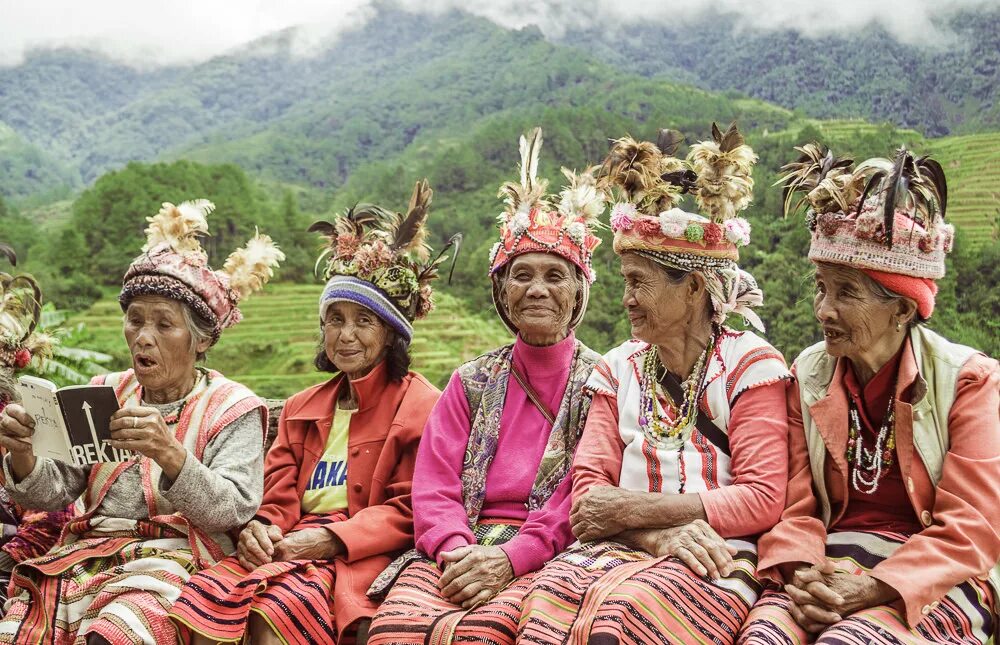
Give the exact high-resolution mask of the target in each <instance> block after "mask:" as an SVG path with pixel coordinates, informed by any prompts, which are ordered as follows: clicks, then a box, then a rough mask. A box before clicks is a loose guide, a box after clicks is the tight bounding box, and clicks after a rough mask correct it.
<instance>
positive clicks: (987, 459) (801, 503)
mask: <svg viewBox="0 0 1000 645" xmlns="http://www.w3.org/2000/svg"><path fill="white" fill-rule="evenodd" d="M844 369H849V367H848V366H847V361H845V360H839V361H838V362H837V366H836V371H835V372H834V375H833V378H832V380H831V382H830V386H829V390H828V392H827V396H826V397H825V398H823V399H821V400H819V401H818V402H817V403H814V404H813V405H812V406H811V407H810V408H809V410H810V413H811V415H812V418H813V420H814V421H815V423H816V426H817V427H818V429H819V431H820V433H821V434H822V436H823V442H824V444H825V445H826V451H827V465H826V473H827V475H826V489H827V495H828V497H829V499H830V504H831V521H830V526H832V527H833V530H836V525H837V522H838V521H839V520H840V518H841V517H843V515H844V512H845V510H846V509H847V499H848V489H847V487H848V485H849V483H848V472H849V469H848V464H847V462H846V460H845V458H844V454H845V448H846V446H847V432H848V419H847V415H848V410H847V408H848V404H847V396H848V395H847V391H846V388H845V387H844V384H843V370H844ZM919 376H920V375H919V372H918V366H917V363H916V361H915V359H914V356H913V352H912V351H910V350H907V351H905V352H904V353H903V356H902V358H901V361H900V366H899V376H898V379H897V390H896V404H895V414H896V417H895V418H896V451H897V456H898V459H899V465H900V468H901V470H902V475H903V481H904V482H905V483H906V490H907V494H908V496H909V499H910V503H911V504H912V505H913V509H914V511H915V512H916V515H917V517H918V518H920V522H921V524H923V526H924V529H923V530H922V531H921V532H919V533H916V534H914V535H913V536H911V537H910V538H909V539H908V540H907V541H906V543H905V544H903V545H902V546H900V547H899V548H898V549H897V550H896V552H895V553H893V555H892V556H890V557H889V558H886V560H884V561H883V562H882V563H881V564H879V565H877V566H876V567H875V568H874V569H873V570H872V573H871V575H872V576H874V577H876V578H878V579H880V580H882V581H883V582H885V583H887V584H889V585H890V586H892V587H893V588H894V589H895V590H896V591H897V592H899V594H900V596H901V597H902V599H903V601H904V604H905V608H906V612H905V615H906V620H907V622H908V623H909V624H910V626H914V625H916V624H917V623H918V622H919V621H920V620H921V619H922V618H923V617H924V616H925V615H926V614H928V613H930V611H932V610H933V608H934V607H936V606H937V603H938V601H939V600H940V599H941V598H942V597H943V596H944V595H945V594H947V593H948V591H949V590H951V588H952V587H954V586H955V585H958V584H960V583H962V582H964V581H965V580H968V579H969V578H972V577H974V576H975V577H979V578H980V579H983V580H985V579H987V578H988V576H989V574H990V571H991V569H993V567H994V565H995V564H996V562H997V560H998V558H1000V499H998V498H1000V495H998V489H997V482H1000V432H998V428H1000V418H998V402H1000V369H998V366H997V362H996V361H995V360H993V359H990V358H987V357H986V356H983V355H982V354H977V355H973V356H972V357H971V358H970V359H969V360H968V361H967V362H966V363H965V364H964V365H963V366H962V367H961V369H960V370H959V371H958V378H957V382H956V383H955V385H954V387H955V400H954V403H953V404H952V406H951V410H950V413H949V415H948V439H949V442H950V444H949V445H948V446H947V454H946V456H945V459H944V467H943V469H942V473H941V479H940V481H939V482H938V485H937V487H935V486H934V484H933V483H932V480H931V477H930V475H929V474H928V470H927V466H926V465H925V464H924V463H923V461H922V460H921V457H920V454H919V452H918V451H917V449H916V448H915V446H914V443H913V421H914V416H913V415H914V412H913V406H912V405H911V404H910V403H908V402H906V400H905V398H906V397H905V393H906V392H907V390H909V389H910V388H911V386H913V384H914V383H915V382H916V381H917V380H918V377H919ZM803 378H807V377H806V376H803ZM788 426H789V463H788V474H789V482H788V493H787V500H786V503H785V511H784V514H783V515H782V518H781V521H780V522H779V523H778V524H777V526H775V527H774V528H773V529H772V530H771V531H770V532H769V533H767V534H765V535H764V536H763V537H762V538H761V539H760V542H759V543H758V548H759V553H760V562H759V565H758V572H759V573H760V575H761V576H764V577H769V578H771V579H773V580H780V579H781V574H780V572H779V571H778V569H777V567H778V566H779V565H782V564H787V563H795V562H808V563H810V564H819V563H820V562H822V561H823V560H824V558H825V543H826V536H827V530H826V528H825V527H824V525H823V522H822V521H821V520H819V519H817V518H818V517H819V515H820V509H819V504H818V502H817V497H816V495H815V493H814V491H813V477H812V473H811V470H810V464H809V452H808V448H807V446H806V439H805V434H804V429H803V425H802V404H801V398H800V393H799V385H798V383H796V385H795V386H794V387H792V388H790V389H789V392H788Z"/></svg>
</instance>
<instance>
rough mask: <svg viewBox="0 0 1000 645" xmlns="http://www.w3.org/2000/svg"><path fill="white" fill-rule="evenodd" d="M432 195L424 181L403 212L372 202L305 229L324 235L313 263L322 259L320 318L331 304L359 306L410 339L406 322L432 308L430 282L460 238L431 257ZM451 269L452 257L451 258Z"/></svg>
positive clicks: (421, 316) (458, 245) (320, 262)
mask: <svg viewBox="0 0 1000 645" xmlns="http://www.w3.org/2000/svg"><path fill="white" fill-rule="evenodd" d="M433 195H434V193H433V191H432V190H431V188H430V186H429V185H428V183H427V180H426V179H425V180H423V181H420V182H417V183H416V185H415V186H414V187H413V194H412V196H411V197H410V205H409V207H408V208H407V211H406V215H402V214H400V213H394V212H392V211H389V210H386V209H385V208H382V207H381V206H376V205H374V204H358V205H356V206H355V207H354V208H350V209H348V210H347V211H346V212H344V213H343V214H342V215H341V216H340V217H338V218H337V219H336V220H335V221H334V222H332V223H331V222H326V221H320V222H316V223H315V224H313V225H312V226H310V227H309V230H310V231H311V232H316V233H320V234H322V235H323V236H324V237H325V238H326V239H327V248H326V249H325V250H324V251H323V253H322V254H321V255H320V257H319V259H317V261H316V266H317V268H318V267H319V266H320V265H321V264H322V263H323V262H324V261H325V262H326V266H325V267H324V269H323V278H324V279H325V280H327V285H326V288H325V289H324V291H323V295H322V296H321V298H320V318H321V319H322V318H325V314H326V309H327V307H329V306H330V304H332V303H333V302H336V301H338V300H348V301H351V302H356V303H358V304H360V305H363V306H365V307H367V308H369V309H371V310H372V311H374V312H375V313H376V314H378V315H379V317H381V318H382V319H383V320H385V321H386V322H387V323H388V324H389V325H390V326H391V327H393V328H394V329H395V330H396V331H397V332H398V333H400V334H401V335H402V336H403V337H404V338H405V339H406V340H410V339H411V338H412V337H413V326H412V324H411V323H412V322H413V321H414V320H418V319H420V318H423V317H424V316H426V315H427V314H428V313H430V311H431V310H432V309H433V307H434V301H433V299H432V295H433V290H432V289H431V282H432V281H433V280H435V279H436V278H437V277H438V269H439V267H440V266H441V264H442V263H443V262H444V261H445V260H446V259H447V256H446V255H445V253H447V252H448V250H450V249H451V248H452V247H454V249H455V254H456V256H457V253H458V250H459V247H460V245H461V241H462V236H461V235H460V234H456V235H454V236H452V238H451V239H450V240H449V241H448V243H447V244H446V245H445V247H444V249H442V250H441V252H440V253H438V254H437V256H436V257H435V258H434V259H433V260H432V259H430V257H431V249H430V247H429V246H428V245H427V243H426V240H427V228H426V224H427V216H428V214H429V212H430V206H431V199H432V197H433ZM452 268H454V261H453V262H452Z"/></svg>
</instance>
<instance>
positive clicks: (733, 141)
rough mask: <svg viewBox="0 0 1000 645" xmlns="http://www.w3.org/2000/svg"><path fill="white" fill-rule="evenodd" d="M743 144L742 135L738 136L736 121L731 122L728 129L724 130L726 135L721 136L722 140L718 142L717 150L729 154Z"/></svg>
mask: <svg viewBox="0 0 1000 645" xmlns="http://www.w3.org/2000/svg"><path fill="white" fill-rule="evenodd" d="M716 129H718V128H716ZM744 142H745V140H744V139H743V135H742V134H740V131H739V129H737V127H736V121H733V122H732V123H730V124H729V129H728V130H726V133H725V134H724V135H722V139H721V140H720V141H719V150H721V151H722V152H729V151H731V150H735V149H736V148H739V147H740V146H742V145H743V144H744Z"/></svg>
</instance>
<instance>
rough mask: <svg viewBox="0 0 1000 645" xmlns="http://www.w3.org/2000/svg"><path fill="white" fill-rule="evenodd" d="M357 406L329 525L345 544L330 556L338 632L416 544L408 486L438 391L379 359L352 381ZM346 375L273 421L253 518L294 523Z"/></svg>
mask: <svg viewBox="0 0 1000 645" xmlns="http://www.w3.org/2000/svg"><path fill="white" fill-rule="evenodd" d="M352 384H353V386H354V390H355V393H356V394H357V399H358V410H357V412H355V413H354V415H353V416H352V418H351V425H350V430H349V436H348V444H347V452H348V455H347V487H348V497H347V514H348V519H347V520H345V521H343V522H337V523H336V524H331V525H328V527H327V528H328V529H329V530H330V531H332V532H333V533H334V534H335V535H336V536H337V537H338V538H340V539H341V541H343V543H344V545H345V546H346V547H347V554H346V555H345V556H341V557H338V558H337V559H336V561H335V566H336V582H335V585H334V592H333V597H334V614H335V619H336V623H337V628H338V632H340V633H343V631H344V629H345V628H347V627H348V626H349V625H351V624H352V623H353V622H355V621H356V620H359V619H361V618H369V617H371V616H373V615H374V613H375V609H376V608H377V605H376V604H375V603H373V602H371V601H369V600H368V598H367V597H366V596H365V592H366V591H367V590H368V587H369V585H371V583H372V581H373V580H374V579H375V577H376V576H377V575H378V574H379V573H381V571H382V570H383V569H385V567H386V566H387V565H388V564H389V562H391V561H392V557H393V556H395V555H396V554H397V553H399V552H400V551H403V550H405V549H408V548H410V547H412V546H413V511H412V506H411V505H410V487H411V484H412V479H413V463H414V460H415V458H416V455H417V445H418V443H419V442H420V435H421V433H422V432H423V429H424V423H425V421H426V420H427V416H428V415H429V414H430V411H431V408H432V407H433V406H434V404H435V403H436V402H437V400H438V397H439V396H441V391H440V390H438V389H437V388H436V387H434V386H433V385H431V384H430V383H429V382H427V380H426V379H424V377H422V376H421V375H419V374H417V373H415V372H410V373H409V374H408V375H407V376H406V377H404V378H403V380H402V382H398V383H397V382H392V381H389V379H388V378H387V375H386V366H385V363H384V362H382V363H380V364H379V365H378V366H376V367H375V369H373V370H372V371H371V372H370V373H369V374H368V375H367V376H364V377H363V378H360V379H357V380H355V381H353V382H352ZM344 385H345V377H343V376H337V377H335V378H333V379H331V380H329V381H327V382H326V383H321V384H319V385H315V386H313V387H311V388H309V389H307V390H304V391H302V392H299V393H298V394H296V395H294V396H292V397H291V398H289V399H288V401H287V402H286V403H285V407H284V409H283V410H282V412H281V418H280V419H279V421H278V436H277V438H276V439H275V441H274V445H273V446H272V447H271V449H270V450H269V451H268V453H267V456H266V458H265V460H264V501H263V504H262V505H261V507H260V510H259V511H257V519H259V520H261V521H263V522H267V523H271V524H275V525H276V526H278V527H279V528H281V530H282V532H286V533H287V532H288V531H289V530H291V529H292V528H293V527H294V526H295V525H296V524H297V523H298V522H299V520H300V519H301V518H302V495H303V493H304V492H305V489H306V485H307V484H308V482H309V479H310V477H311V476H312V474H313V469H314V468H315V467H316V463H317V462H318V461H319V460H320V458H321V457H322V456H323V451H324V449H325V448H326V440H327V437H328V436H329V434H330V426H331V424H332V421H333V411H334V409H335V407H336V401H337V398H338V395H339V392H340V388H341V387H343V386H344Z"/></svg>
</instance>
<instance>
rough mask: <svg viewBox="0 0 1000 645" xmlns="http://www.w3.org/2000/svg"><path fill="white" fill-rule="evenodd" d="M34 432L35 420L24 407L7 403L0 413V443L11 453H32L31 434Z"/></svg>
mask: <svg viewBox="0 0 1000 645" xmlns="http://www.w3.org/2000/svg"><path fill="white" fill-rule="evenodd" d="M33 434H35V420H34V419H33V418H32V416H31V415H30V414H28V413H27V412H26V411H25V409H24V408H22V407H21V406H19V405H18V404H16V403H9V404H8V405H7V407H5V408H4V409H3V412H2V413H0V445H2V446H3V447H4V448H6V449H7V451H8V452H10V453H11V454H12V455H33V454H34V451H33V450H32V448H31V436H32V435H33Z"/></svg>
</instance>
